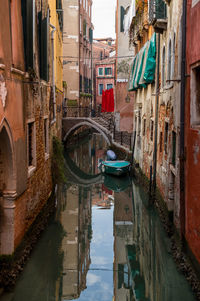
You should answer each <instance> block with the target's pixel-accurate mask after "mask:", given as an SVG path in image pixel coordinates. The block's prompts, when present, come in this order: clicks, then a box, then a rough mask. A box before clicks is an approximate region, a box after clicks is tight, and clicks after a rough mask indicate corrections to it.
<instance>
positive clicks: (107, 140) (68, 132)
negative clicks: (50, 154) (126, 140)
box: [63, 121, 111, 145]
mask: <svg viewBox="0 0 200 301" xmlns="http://www.w3.org/2000/svg"><path fill="white" fill-rule="evenodd" d="M81 126H88V127H92V128H94V129H95V130H97V131H98V132H99V133H100V134H102V136H103V137H104V138H105V140H106V142H107V143H108V145H110V144H111V141H110V139H109V137H108V135H107V134H106V133H105V132H104V131H103V130H102V129H101V128H100V127H98V126H97V125H95V124H94V123H92V122H89V121H80V122H78V123H77V124H76V125H74V126H73V127H71V128H70V129H69V130H68V131H67V132H66V133H65V135H64V138H63V141H64V142H65V141H67V138H68V137H69V135H70V134H71V133H73V132H74V131H75V130H77V129H78V128H80V127H81Z"/></svg>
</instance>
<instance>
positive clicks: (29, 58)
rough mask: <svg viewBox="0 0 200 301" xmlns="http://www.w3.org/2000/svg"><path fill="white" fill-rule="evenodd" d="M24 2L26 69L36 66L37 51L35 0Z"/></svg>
mask: <svg viewBox="0 0 200 301" xmlns="http://www.w3.org/2000/svg"><path fill="white" fill-rule="evenodd" d="M21 2H22V19H23V29H24V30H23V34H24V51H25V64H26V70H28V69H29V68H32V69H33V68H34V53H35V20H36V19H35V0H31V1H21Z"/></svg>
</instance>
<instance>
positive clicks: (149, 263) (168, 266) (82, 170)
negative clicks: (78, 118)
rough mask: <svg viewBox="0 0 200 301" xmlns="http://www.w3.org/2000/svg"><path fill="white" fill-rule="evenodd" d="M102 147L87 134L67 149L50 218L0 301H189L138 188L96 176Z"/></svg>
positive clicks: (96, 138) (124, 180) (158, 226)
mask: <svg viewBox="0 0 200 301" xmlns="http://www.w3.org/2000/svg"><path fill="white" fill-rule="evenodd" d="M75 141H76V140H74V141H73V143H72V145H75ZM106 148H107V144H106V142H105V140H104V139H103V137H102V136H100V135H99V134H97V133H91V132H90V133H89V134H86V135H85V136H83V137H82V138H81V139H79V143H78V144H77V145H76V146H71V149H70V150H68V151H67V150H66V153H65V159H66V175H67V183H66V184H65V185H62V186H59V187H58V189H57V200H56V212H55V215H54V216H53V217H52V218H51V220H50V223H49V226H48V227H47V229H46V230H45V231H44V233H43V235H42V237H41V239H40V241H39V242H38V244H37V246H36V247H35V249H34V251H33V253H32V256H31V259H30V260H29V262H28V263H27V265H26V267H25V269H24V271H23V273H22V275H21V277H20V278H19V280H18V282H17V285H16V287H15V289H14V290H13V291H11V292H9V293H7V294H5V295H4V296H2V298H0V301H51V300H52V301H61V300H62V301H64V300H73V299H76V300H81V301H86V300H87V301H94V300H95V301H107V300H108V301H112V300H116V301H133V300H142V301H144V300H145V301H147V300H149V301H150V300H151V301H169V300H170V301H179V300H180V301H189V300H194V298H193V295H192V292H191V290H190V287H189V285H188V283H187V282H186V280H185V279H184V277H183V276H182V275H181V274H180V273H179V272H178V271H177V269H176V266H175V264H174V262H173V259H172V256H171V254H170V242H169V240H168V238H167V236H166V235H165V232H164V230H163V227H162V224H161V223H160V220H159V217H158V215H157V213H156V211H155V210H154V209H153V208H150V207H149V206H148V202H147V195H146V194H145V192H144V191H143V189H142V188H141V187H139V186H137V185H136V184H135V183H134V182H133V180H132V179H130V178H129V177H128V176H127V177H123V178H112V177H110V176H102V175H101V174H99V170H98V167H97V166H98V159H100V158H103V157H104V156H105V150H106Z"/></svg>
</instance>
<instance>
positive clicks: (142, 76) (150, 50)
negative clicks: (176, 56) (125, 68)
mask: <svg viewBox="0 0 200 301" xmlns="http://www.w3.org/2000/svg"><path fill="white" fill-rule="evenodd" d="M155 70H156V34H155V33H154V34H153V36H152V37H151V40H150V41H148V42H147V43H145V45H144V46H143V47H142V48H141V49H140V51H139V52H138V53H137V55H136V56H135V58H134V59H133V64H132V68H131V73H130V77H129V91H135V90H137V89H139V88H142V87H146V85H148V84H150V83H152V82H153V81H154V79H155Z"/></svg>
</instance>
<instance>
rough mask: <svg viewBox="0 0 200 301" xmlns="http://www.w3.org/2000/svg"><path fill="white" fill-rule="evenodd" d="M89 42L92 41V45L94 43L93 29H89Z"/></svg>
mask: <svg viewBox="0 0 200 301" xmlns="http://www.w3.org/2000/svg"><path fill="white" fill-rule="evenodd" d="M89 40H90V43H91V44H92V42H93V30H92V28H90V29H89Z"/></svg>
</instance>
